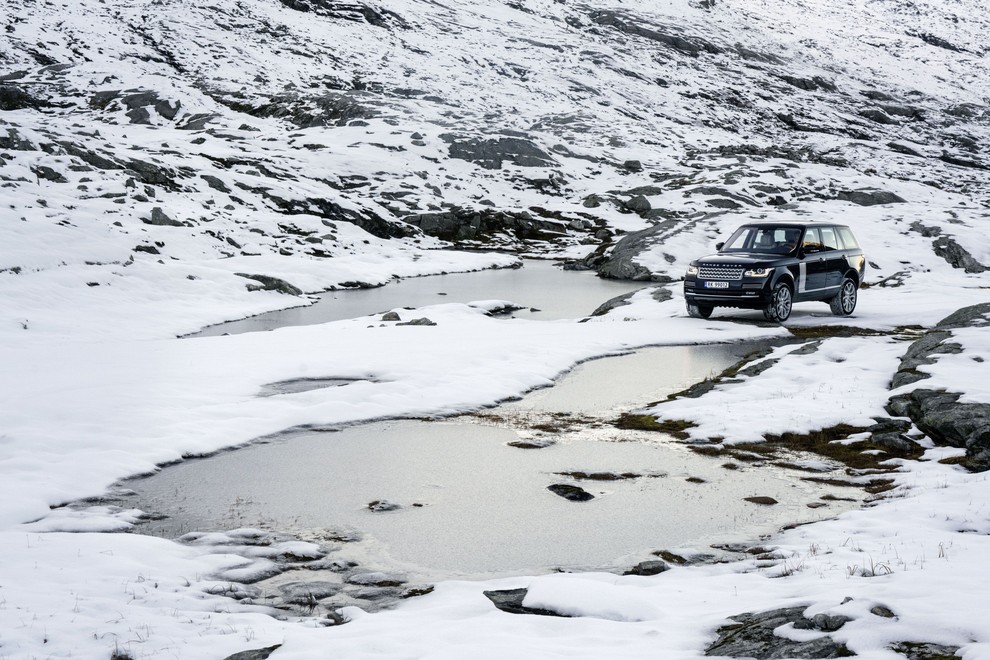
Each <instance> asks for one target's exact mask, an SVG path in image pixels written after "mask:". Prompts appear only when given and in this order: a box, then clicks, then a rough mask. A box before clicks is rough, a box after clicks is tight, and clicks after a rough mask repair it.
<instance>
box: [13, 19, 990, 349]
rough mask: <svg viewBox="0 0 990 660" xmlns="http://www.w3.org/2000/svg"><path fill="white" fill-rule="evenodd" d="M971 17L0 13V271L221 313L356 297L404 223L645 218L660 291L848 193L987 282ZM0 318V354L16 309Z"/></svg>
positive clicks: (507, 231) (981, 46) (535, 230)
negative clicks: (150, 284) (728, 246)
mask: <svg viewBox="0 0 990 660" xmlns="http://www.w3.org/2000/svg"><path fill="white" fill-rule="evenodd" d="M981 9H982V5H981V3H979V2H953V3H935V2H932V3H925V4H922V3H898V2H872V3H861V2H846V3H829V4H827V5H824V6H805V5H804V4H803V3H799V2H788V3H773V4H767V3H762V2H743V1H741V0H740V1H737V2H717V3H710V2H699V3H685V2H667V3H659V6H658V3H655V2H625V3H622V4H621V5H611V4H608V3H600V2H593V3H588V4H571V3H563V2H552V1H550V0H545V1H536V0H527V1H524V2H522V1H521V2H508V3H501V2H494V1H486V2H448V3H437V2H426V1H421V0H403V1H401V2H393V3H389V4H388V5H376V4H364V3H340V2H330V1H328V0H283V1H281V2H279V1H277V0H243V1H238V2H235V1H233V0H229V1H228V0H217V1H216V2H212V3H208V4H203V3H198V2H191V1H186V0H175V1H170V2H153V1H149V2H124V1H122V0H121V1H118V0H106V1H105V2H95V1H93V2H90V1H88V0H86V1H80V2H72V3H36V2H26V1H25V2H18V1H16V0H5V2H4V10H5V11H4V14H5V15H6V16H7V17H8V18H7V19H6V26H5V35H4V37H3V39H2V41H0V66H2V76H0V80H2V82H0V92H2V94H3V97H2V98H3V101H2V106H0V107H2V108H3V109H4V112H3V114H2V115H0V120H2V121H3V122H4V123H3V124H2V125H0V146H2V148H3V162H2V166H0V177H2V180H3V183H4V188H3V194H4V199H5V202H6V207H5V222H4V223H3V226H2V227H0V232H2V236H0V238H2V240H0V273H2V274H3V275H4V276H5V284H7V285H9V286H10V287H12V288H14V289H20V288H22V287H28V288H29V289H30V288H31V284H29V283H26V282H23V281H22V280H34V279H39V278H40V279H45V278H47V281H46V283H45V285H44V288H45V289H46V290H49V291H51V290H52V288H51V287H52V286H53V285H56V284H57V285H58V286H60V287H62V286H64V287H70V289H72V290H69V291H66V292H65V294H64V295H65V296H66V297H67V298H69V299H72V300H76V299H87V298H89V297H91V295H92V293H91V292H86V291H83V290H81V289H80V287H79V286H77V285H78V284H90V285H91V286H93V285H95V284H101V285H107V284H111V283H113V284H114V285H118V286H119V285H121V283H122V282H126V281H127V280H129V279H131V278H129V276H130V275H131V274H132V273H138V272H141V271H143V270H145V269H147V268H150V269H151V271H152V272H154V273H155V275H153V276H152V277H153V278H154V279H155V281H156V283H158V286H162V287H165V288H166V289H168V291H169V295H170V296H177V297H180V298H188V299H198V298H200V297H201V296H203V295H204V293H205V292H204V288H209V289H210V290H211V291H215V290H216V289H218V288H221V289H224V291H223V293H222V294H220V295H221V297H224V298H229V297H231V296H238V294H241V293H243V292H242V289H243V285H244V282H243V280H238V279H236V278H233V277H232V275H231V273H232V272H240V271H244V270H247V271H249V272H252V273H254V272H262V273H264V274H269V275H274V276H281V277H283V278H284V279H287V280H289V281H290V282H291V283H293V284H295V285H296V286H298V287H300V288H302V289H303V290H306V291H313V290H320V289H323V288H327V287H332V286H337V285H340V284H341V283H344V282H348V281H354V280H355V277H354V276H353V269H350V268H341V267H340V266H338V264H340V265H341V266H343V264H346V263H348V260H351V259H357V260H358V262H357V269H358V270H360V268H361V267H363V266H365V262H366V261H367V255H368V254H369V253H376V252H380V249H379V248H378V247H376V246H378V245H381V244H385V245H387V246H389V247H388V248H387V250H386V251H388V252H390V253H400V254H405V255H408V251H409V250H410V249H413V248H420V247H435V246H436V245H437V243H436V241H435V240H433V239H431V238H428V237H424V236H423V235H422V234H421V233H420V231H419V230H418V229H417V227H419V226H421V227H423V229H424V230H425V231H427V232H428V233H430V234H433V235H437V236H440V237H442V238H445V239H452V240H457V241H459V242H462V243H466V244H469V245H489V246H506V247H511V248H516V249H528V250H545V249H547V247H548V246H549V245H550V244H551V243H552V244H553V245H555V246H557V248H559V249H563V253H562V254H565V255H568V256H571V257H584V256H585V255H586V254H588V253H590V252H591V251H592V250H593V249H594V248H595V247H597V246H600V245H602V244H603V243H604V245H602V250H605V251H607V249H608V247H609V245H610V244H611V242H612V240H613V239H612V235H613V234H614V233H615V232H622V231H628V230H635V229H643V228H645V227H648V226H650V225H651V224H655V223H657V222H659V221H661V220H664V219H668V220H670V219H672V220H675V222H673V223H672V225H671V227H670V228H669V229H664V230H663V231H662V232H660V235H659V236H658V238H661V239H666V238H668V237H669V235H670V234H681V233H685V230H686V234H687V236H684V237H682V238H681V240H682V241H683V240H684V238H687V237H690V236H694V237H701V238H703V241H693V242H692V241H690V240H689V241H688V242H689V243H690V245H685V247H684V249H685V252H683V253H682V252H681V250H680V248H679V246H677V245H672V246H671V247H668V248H666V249H661V248H658V249H657V250H656V252H657V254H656V255H655V257H654V258H653V259H651V258H650V257H649V256H648V255H645V256H644V257H643V258H642V259H641V262H642V263H644V264H646V265H647V266H648V268H649V270H650V271H651V272H652V273H653V274H654V275H655V276H656V277H663V276H672V277H675V278H676V277H677V276H679V275H680V273H681V270H682V268H683V266H684V261H685V260H686V259H689V258H690V256H691V253H693V252H697V250H698V249H701V247H702V246H701V243H702V242H703V243H705V244H707V243H708V242H709V240H710V239H709V237H710V236H711V235H712V234H714V233H718V232H721V231H724V230H725V229H726V227H727V226H728V225H731V224H733V223H736V222H738V220H740V219H741V218H750V217H755V216H760V215H762V214H775V213H781V212H782V213H784V214H791V213H794V212H800V211H809V212H813V213H816V214H817V213H822V212H830V213H835V214H843V213H845V212H846V211H848V210H849V209H850V208H851V207H853V203H852V202H850V201H845V200H848V199H850V198H852V197H853V195H852V193H854V192H856V191H857V190H861V189H868V190H873V189H880V190H883V191H886V192H889V193H893V194H895V195H898V196H899V197H900V198H902V199H904V200H906V205H901V206H890V207H889V208H891V209H896V210H894V211H892V213H891V214H890V215H894V216H898V217H905V218H908V219H909V220H910V221H911V222H914V221H921V222H922V224H923V225H924V226H925V227H928V228H929V230H928V231H929V232H932V231H939V230H942V231H944V232H945V234H946V240H948V239H950V238H951V239H953V240H955V241H957V242H958V243H960V244H961V245H962V247H963V248H965V249H966V250H968V251H969V252H970V253H972V254H973V256H974V258H975V259H976V260H977V261H980V260H982V263H987V262H990V252H988V248H986V247H985V242H983V241H981V240H979V237H980V234H981V233H982V230H981V228H980V224H981V223H982V222H983V220H984V218H983V213H984V211H983V210H982V209H984V208H985V207H984V203H985V202H986V200H987V193H986V186H985V184H986V179H987V176H986V168H987V167H988V165H987V164H986V162H985V159H986V148H987V147H986V145H987V143H988V139H987V138H988V131H990V109H988V108H987V105H986V101H985V99H986V98H988V97H990V89H988V88H990V72H988V70H987V62H986V58H985V57H984V56H983V55H984V52H985V49H986V48H987V46H986V45H985V42H984V39H985V37H984V34H985V30H984V22H983V21H984V20H985V17H984V15H983V14H982V12H981ZM631 161H635V162H631ZM641 195H642V196H643V197H644V198H645V200H646V204H645V205H644V204H642V203H640V204H631V203H630V202H631V200H633V199H638V198H639V196H641ZM877 199H890V198H889V197H886V198H872V199H871V198H863V197H862V196H861V197H860V198H859V201H866V202H872V201H877ZM782 206H783V207H784V208H783V209H781V207H782ZM155 209H158V211H157V212H156V211H155ZM631 210H634V211H635V212H631ZM884 217H887V216H884ZM410 223H411V224H410ZM355 227H358V228H360V230H361V231H356V230H355ZM904 229H906V228H904ZM904 229H902V230H901V231H904ZM867 231H868V230H867ZM367 233H370V234H372V235H371V236H367V235H366V234H367ZM898 233H900V231H899V232H898ZM365 241H367V243H366V242H365ZM600 251H601V250H600ZM665 255H670V256H669V257H665ZM393 259H396V257H393ZM410 259H411V257H408V256H407V258H404V259H399V262H400V263H395V264H394V266H393V267H392V268H390V269H389V268H386V269H384V270H378V271H376V272H371V273H368V274H367V275H366V276H365V277H363V278H360V279H361V280H363V281H367V282H370V283H379V282H382V281H385V280H387V278H388V277H389V276H390V275H392V274H398V275H408V274H415V273H418V272H422V269H420V268H415V267H412V266H410V265H409V263H408V261H409V260H410ZM874 261H875V262H876V263H877V264H878V265H879V266H880V273H879V274H880V275H881V276H886V275H889V274H892V273H893V272H894V271H895V269H897V268H898V266H896V265H892V264H889V263H884V262H883V261H881V260H878V259H875V260H874ZM158 262H165V263H164V264H158ZM175 262H179V263H181V264H186V265H195V266H196V267H200V266H204V265H207V264H208V265H209V267H210V268H214V267H215V268H217V269H218V270H219V271H220V273H218V275H217V280H218V281H216V282H214V283H211V285H210V286H209V287H204V286H202V285H195V284H188V283H187V282H184V281H182V279H183V278H185V277H187V276H189V275H192V276H194V277H195V276H199V275H200V274H198V273H195V272H192V270H190V269H189V268H184V269H176V268H175V266H176V263H175ZM671 262H672V264H671ZM595 265H597V264H595ZM338 268H340V269H341V270H343V271H344V272H339V270H338ZM193 270H195V269H193ZM438 270H439V268H438ZM51 271H59V272H58V274H57V275H55V274H53V272H51ZM178 271H182V272H178ZM187 271H189V272H187ZM12 273H19V277H17V278H11V277H9V276H10V274H12ZM53 280H57V282H55V281H53ZM125 286H126V285H125ZM24 295H29V294H28V293H25V294H24ZM139 295H141V294H139ZM240 298H241V300H239V301H238V304H239V305H243V306H244V308H245V310H250V311H256V310H257V309H259V308H266V307H271V306H277V305H279V304H281V305H285V304H286V301H285V300H280V299H278V298H277V297H275V299H274V300H271V301H264V302H262V301H259V300H258V296H253V297H247V296H243V295H241V296H240ZM70 307H71V305H70ZM5 312H6V313H7V314H10V315H11V316H10V317H8V321H7V322H6V323H4V329H3V330H4V331H5V332H6V331H9V330H10V328H12V327H13V328H15V329H19V327H20V325H23V324H24V322H25V319H27V322H30V320H31V319H30V316H31V312H33V310H32V309H31V308H30V304H29V303H24V304H17V305H14V306H13V307H9V306H8V307H7V309H6V310H5ZM218 313H219V314H220V315H221V316H226V317H229V316H230V315H232V314H233V313H234V312H232V311H230V310H223V311H219V310H218ZM205 320H206V319H203V318H196V319H190V320H189V322H188V323H186V324H182V325H181V327H180V328H179V329H181V330H191V329H194V328H193V327H192V326H193V325H195V324H196V323H203V322H204V321H205ZM170 330H171V328H170Z"/></svg>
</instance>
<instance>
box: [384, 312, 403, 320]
mask: <svg viewBox="0 0 990 660" xmlns="http://www.w3.org/2000/svg"><path fill="white" fill-rule="evenodd" d="M401 320H402V318H401V317H400V316H399V314H398V312H385V313H384V314H382V321H401Z"/></svg>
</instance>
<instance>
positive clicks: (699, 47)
mask: <svg viewBox="0 0 990 660" xmlns="http://www.w3.org/2000/svg"><path fill="white" fill-rule="evenodd" d="M588 17H589V18H590V19H591V21H592V22H593V23H596V24H598V25H602V26H607V27H611V28H614V29H616V30H619V31H620V32H625V33H626V34H632V35H636V36H638V37H643V38H644V39H649V40H651V41H655V42H657V43H660V44H663V45H664V46H667V47H669V48H672V49H674V50H677V51H679V52H681V53H684V54H685V55H689V56H691V57H698V56H699V55H700V54H701V53H703V52H704V53H711V54H715V55H717V54H719V53H721V52H722V49H721V48H719V47H718V46H716V45H715V44H713V43H712V42H710V41H707V40H705V39H702V38H701V37H695V36H686V35H683V34H678V33H676V32H675V31H674V29H673V28H670V29H668V28H666V27H664V26H659V25H650V26H649V27H646V26H644V25H643V24H642V19H640V18H638V17H636V16H632V15H626V14H623V13H620V12H618V11H613V10H601V11H597V10H596V11H592V12H591V13H590V14H589V16H588Z"/></svg>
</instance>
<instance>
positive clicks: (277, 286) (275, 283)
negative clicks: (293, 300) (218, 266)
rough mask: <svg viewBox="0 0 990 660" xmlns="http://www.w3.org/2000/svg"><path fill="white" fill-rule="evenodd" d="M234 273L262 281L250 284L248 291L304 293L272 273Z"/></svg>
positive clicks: (299, 294) (288, 293)
mask: <svg viewBox="0 0 990 660" xmlns="http://www.w3.org/2000/svg"><path fill="white" fill-rule="evenodd" d="M234 275H237V276H238V277H244V278H247V279H249V280H254V281H255V282H260V284H248V291H278V292H279V293H284V294H287V295H290V296H301V295H302V294H303V291H302V289H300V288H298V287H294V286H292V285H291V284H289V283H288V282H286V281H285V280H282V279H279V278H277V277H272V276H270V275H251V274H248V273H234Z"/></svg>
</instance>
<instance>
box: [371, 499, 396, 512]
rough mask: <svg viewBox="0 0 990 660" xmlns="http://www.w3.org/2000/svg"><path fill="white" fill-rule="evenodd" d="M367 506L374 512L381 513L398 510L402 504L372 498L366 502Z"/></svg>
mask: <svg viewBox="0 0 990 660" xmlns="http://www.w3.org/2000/svg"><path fill="white" fill-rule="evenodd" d="M368 508H369V509H370V510H371V511H374V512H375V513H383V512H385V511H398V510H399V509H401V508H402V505H401V504H399V503H397V502H393V501H391V500H373V501H371V502H368Z"/></svg>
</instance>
